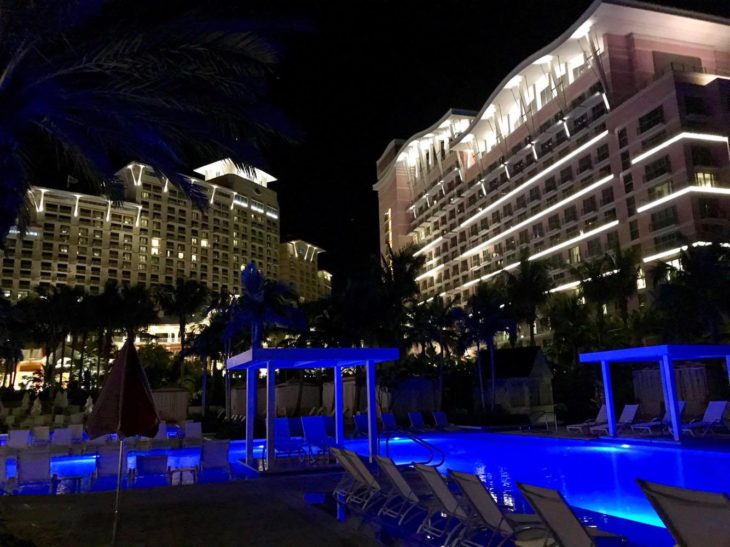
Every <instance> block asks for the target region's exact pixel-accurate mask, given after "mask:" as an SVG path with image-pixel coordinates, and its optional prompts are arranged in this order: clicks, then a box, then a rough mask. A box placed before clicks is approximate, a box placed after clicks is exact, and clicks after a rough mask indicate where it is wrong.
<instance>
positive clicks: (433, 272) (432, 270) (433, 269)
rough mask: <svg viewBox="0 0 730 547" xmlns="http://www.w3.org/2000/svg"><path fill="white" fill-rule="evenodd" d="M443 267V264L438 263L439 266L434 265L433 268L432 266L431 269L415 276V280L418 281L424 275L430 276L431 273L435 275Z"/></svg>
mask: <svg viewBox="0 0 730 547" xmlns="http://www.w3.org/2000/svg"><path fill="white" fill-rule="evenodd" d="M443 269H444V265H443V264H440V265H439V266H436V267H435V268H432V269H430V270H428V271H427V272H425V273H422V274H421V275H419V276H418V277H417V278H416V281H420V280H421V279H424V278H426V277H429V276H432V275H436V274H437V273H438V272H439V271H441V270H443Z"/></svg>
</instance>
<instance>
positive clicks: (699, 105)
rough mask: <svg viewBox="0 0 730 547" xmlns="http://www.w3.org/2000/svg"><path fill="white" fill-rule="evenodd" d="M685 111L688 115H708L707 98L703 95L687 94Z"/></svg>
mask: <svg viewBox="0 0 730 547" xmlns="http://www.w3.org/2000/svg"><path fill="white" fill-rule="evenodd" d="M684 111H685V112H686V113H687V115H692V114H695V115H700V116H704V115H706V114H707V107H706V106H705V100H704V99H703V98H702V97H692V96H691V95H687V96H686V97H685V98H684Z"/></svg>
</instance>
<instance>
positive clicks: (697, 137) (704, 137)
mask: <svg viewBox="0 0 730 547" xmlns="http://www.w3.org/2000/svg"><path fill="white" fill-rule="evenodd" d="M685 139H688V140H693V141H707V142H724V143H727V142H728V138H727V137H725V136H723V135H710V134H708V133H692V132H690V131H683V132H682V133H679V134H677V135H674V137H672V138H670V139H667V140H666V141H664V142H663V143H661V144H659V145H657V146H655V147H654V148H650V149H649V150H647V151H646V152H644V153H642V154H639V155H638V156H636V157H635V158H633V159H632V160H631V165H636V164H637V163H639V162H640V161H644V160H645V159H646V158H648V157H650V156H653V155H654V154H656V153H657V152H660V151H661V150H664V149H665V148H666V147H667V146H671V145H673V144H674V143H675V142H678V141H681V140H685Z"/></svg>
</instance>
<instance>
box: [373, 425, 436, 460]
mask: <svg viewBox="0 0 730 547" xmlns="http://www.w3.org/2000/svg"><path fill="white" fill-rule="evenodd" d="M393 437H398V438H404V439H410V440H411V441H413V442H414V443H416V444H417V445H419V446H422V447H423V448H425V449H426V450H428V454H429V456H428V459H427V460H424V461H422V462H416V461H412V462H410V464H408V465H415V464H416V463H421V464H423V465H435V466H437V467H438V466H440V465H442V464H443V463H444V462H445V461H446V453H445V452H444V451H443V450H442V449H441V448H440V447H438V446H436V445H434V444H431V443H429V442H428V441H425V440H423V439H422V438H420V437H419V436H417V435H415V434H413V433H409V432H407V431H391V432H390V433H386V434H385V455H386V456H390V440H391V439H392V438H393ZM437 454H438V455H439V456H440V457H439V459H438V461H437V462H436V463H434V460H435V459H436V455H437Z"/></svg>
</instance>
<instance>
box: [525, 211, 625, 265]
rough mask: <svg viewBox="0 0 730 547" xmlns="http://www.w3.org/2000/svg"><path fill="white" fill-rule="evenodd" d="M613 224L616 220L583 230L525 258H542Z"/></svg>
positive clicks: (609, 227) (615, 224) (615, 223)
mask: <svg viewBox="0 0 730 547" xmlns="http://www.w3.org/2000/svg"><path fill="white" fill-rule="evenodd" d="M614 226H618V220H613V221H611V222H609V223H608V224H604V225H603V226H599V227H598V228H594V229H593V230H590V231H588V232H585V233H584V234H581V235H579V236H576V237H574V238H572V239H569V240H567V241H563V242H562V243H558V244H557V245H555V246H553V247H550V248H549V249H545V250H544V251H540V252H539V253H536V254H534V255H532V256H530V257H528V259H527V260H537V259H538V258H542V257H543V256H546V255H549V254H551V253H554V252H555V251H559V250H560V249H564V248H565V247H570V246H571V245H573V244H575V243H578V242H579V241H583V240H584V239H587V238H589V237H593V236H594V235H596V234H600V233H601V232H605V231H606V230H609V229H611V228H613V227H614Z"/></svg>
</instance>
